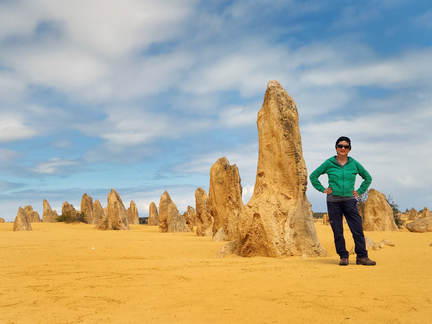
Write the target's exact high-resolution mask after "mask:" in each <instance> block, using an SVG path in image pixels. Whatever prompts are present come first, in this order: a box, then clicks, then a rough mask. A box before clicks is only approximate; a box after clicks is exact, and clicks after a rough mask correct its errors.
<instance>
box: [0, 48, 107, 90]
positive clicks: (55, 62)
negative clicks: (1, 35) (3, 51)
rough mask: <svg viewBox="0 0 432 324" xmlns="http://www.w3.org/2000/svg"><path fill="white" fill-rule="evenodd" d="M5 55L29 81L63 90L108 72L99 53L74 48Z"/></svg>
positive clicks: (46, 49)
mask: <svg viewBox="0 0 432 324" xmlns="http://www.w3.org/2000/svg"><path fill="white" fill-rule="evenodd" d="M8 55H9V57H8V58H7V59H6V61H7V62H9V64H10V66H12V67H13V68H14V69H15V70H16V71H17V72H18V73H19V74H20V75H21V76H22V77H24V78H26V80H27V81H28V82H29V83H34V84H39V85H44V86H47V87H53V88H59V89H62V90H64V91H66V92H67V91H68V90H71V89H70V88H80V87H85V86H87V85H90V84H91V83H92V82H95V81H96V80H97V79H99V78H102V77H103V76H105V75H106V74H107V72H108V68H107V66H106V64H104V63H103V62H102V61H101V60H99V59H98V58H97V57H95V56H92V55H89V54H86V53H83V52H79V51H76V50H74V49H72V48H62V49H61V50H57V49H55V48H37V49H33V50H32V54H31V55H29V53H23V52H21V51H19V52H18V53H17V52H14V51H10V52H9V54H8Z"/></svg>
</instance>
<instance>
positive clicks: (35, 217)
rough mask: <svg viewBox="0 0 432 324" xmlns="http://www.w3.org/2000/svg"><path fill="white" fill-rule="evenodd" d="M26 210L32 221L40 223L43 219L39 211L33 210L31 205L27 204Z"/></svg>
mask: <svg viewBox="0 0 432 324" xmlns="http://www.w3.org/2000/svg"><path fill="white" fill-rule="evenodd" d="M24 211H25V212H26V214H27V216H28V219H29V221H30V223H40V222H41V219H40V217H39V213H38V212H37V211H34V210H33V207H32V206H31V205H28V206H25V207H24Z"/></svg>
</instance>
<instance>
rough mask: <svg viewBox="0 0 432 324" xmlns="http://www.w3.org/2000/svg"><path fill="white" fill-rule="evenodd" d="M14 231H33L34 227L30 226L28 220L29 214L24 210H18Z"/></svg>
mask: <svg viewBox="0 0 432 324" xmlns="http://www.w3.org/2000/svg"><path fill="white" fill-rule="evenodd" d="M13 230H14V231H31V230H32V226H31V224H30V220H29V218H28V215H27V213H26V212H25V210H24V209H23V208H21V207H20V208H18V213H17V216H16V217H15V221H14V223H13Z"/></svg>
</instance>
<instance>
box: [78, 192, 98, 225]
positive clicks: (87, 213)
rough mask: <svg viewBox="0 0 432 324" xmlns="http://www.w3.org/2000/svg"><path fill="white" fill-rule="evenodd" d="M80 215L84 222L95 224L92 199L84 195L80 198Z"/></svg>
mask: <svg viewBox="0 0 432 324" xmlns="http://www.w3.org/2000/svg"><path fill="white" fill-rule="evenodd" d="M81 213H83V214H84V222H85V223H87V224H97V222H96V221H95V219H94V216H93V198H92V197H91V196H89V195H87V194H86V193H85V194H83V196H82V198H81Z"/></svg>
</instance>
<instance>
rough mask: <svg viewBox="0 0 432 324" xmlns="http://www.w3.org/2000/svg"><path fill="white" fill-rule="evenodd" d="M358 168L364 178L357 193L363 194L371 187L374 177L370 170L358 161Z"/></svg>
mask: <svg viewBox="0 0 432 324" xmlns="http://www.w3.org/2000/svg"><path fill="white" fill-rule="evenodd" d="M356 162H357V161H356ZM357 170H358V172H359V175H360V176H361V177H362V178H363V182H362V184H361V185H360V188H358V190H357V193H358V194H359V195H362V194H364V193H365V192H366V190H367V189H368V188H369V186H370V184H371V183H372V177H371V175H370V174H369V172H367V171H366V169H365V168H364V167H363V166H362V165H361V164H360V163H358V162H357Z"/></svg>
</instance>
